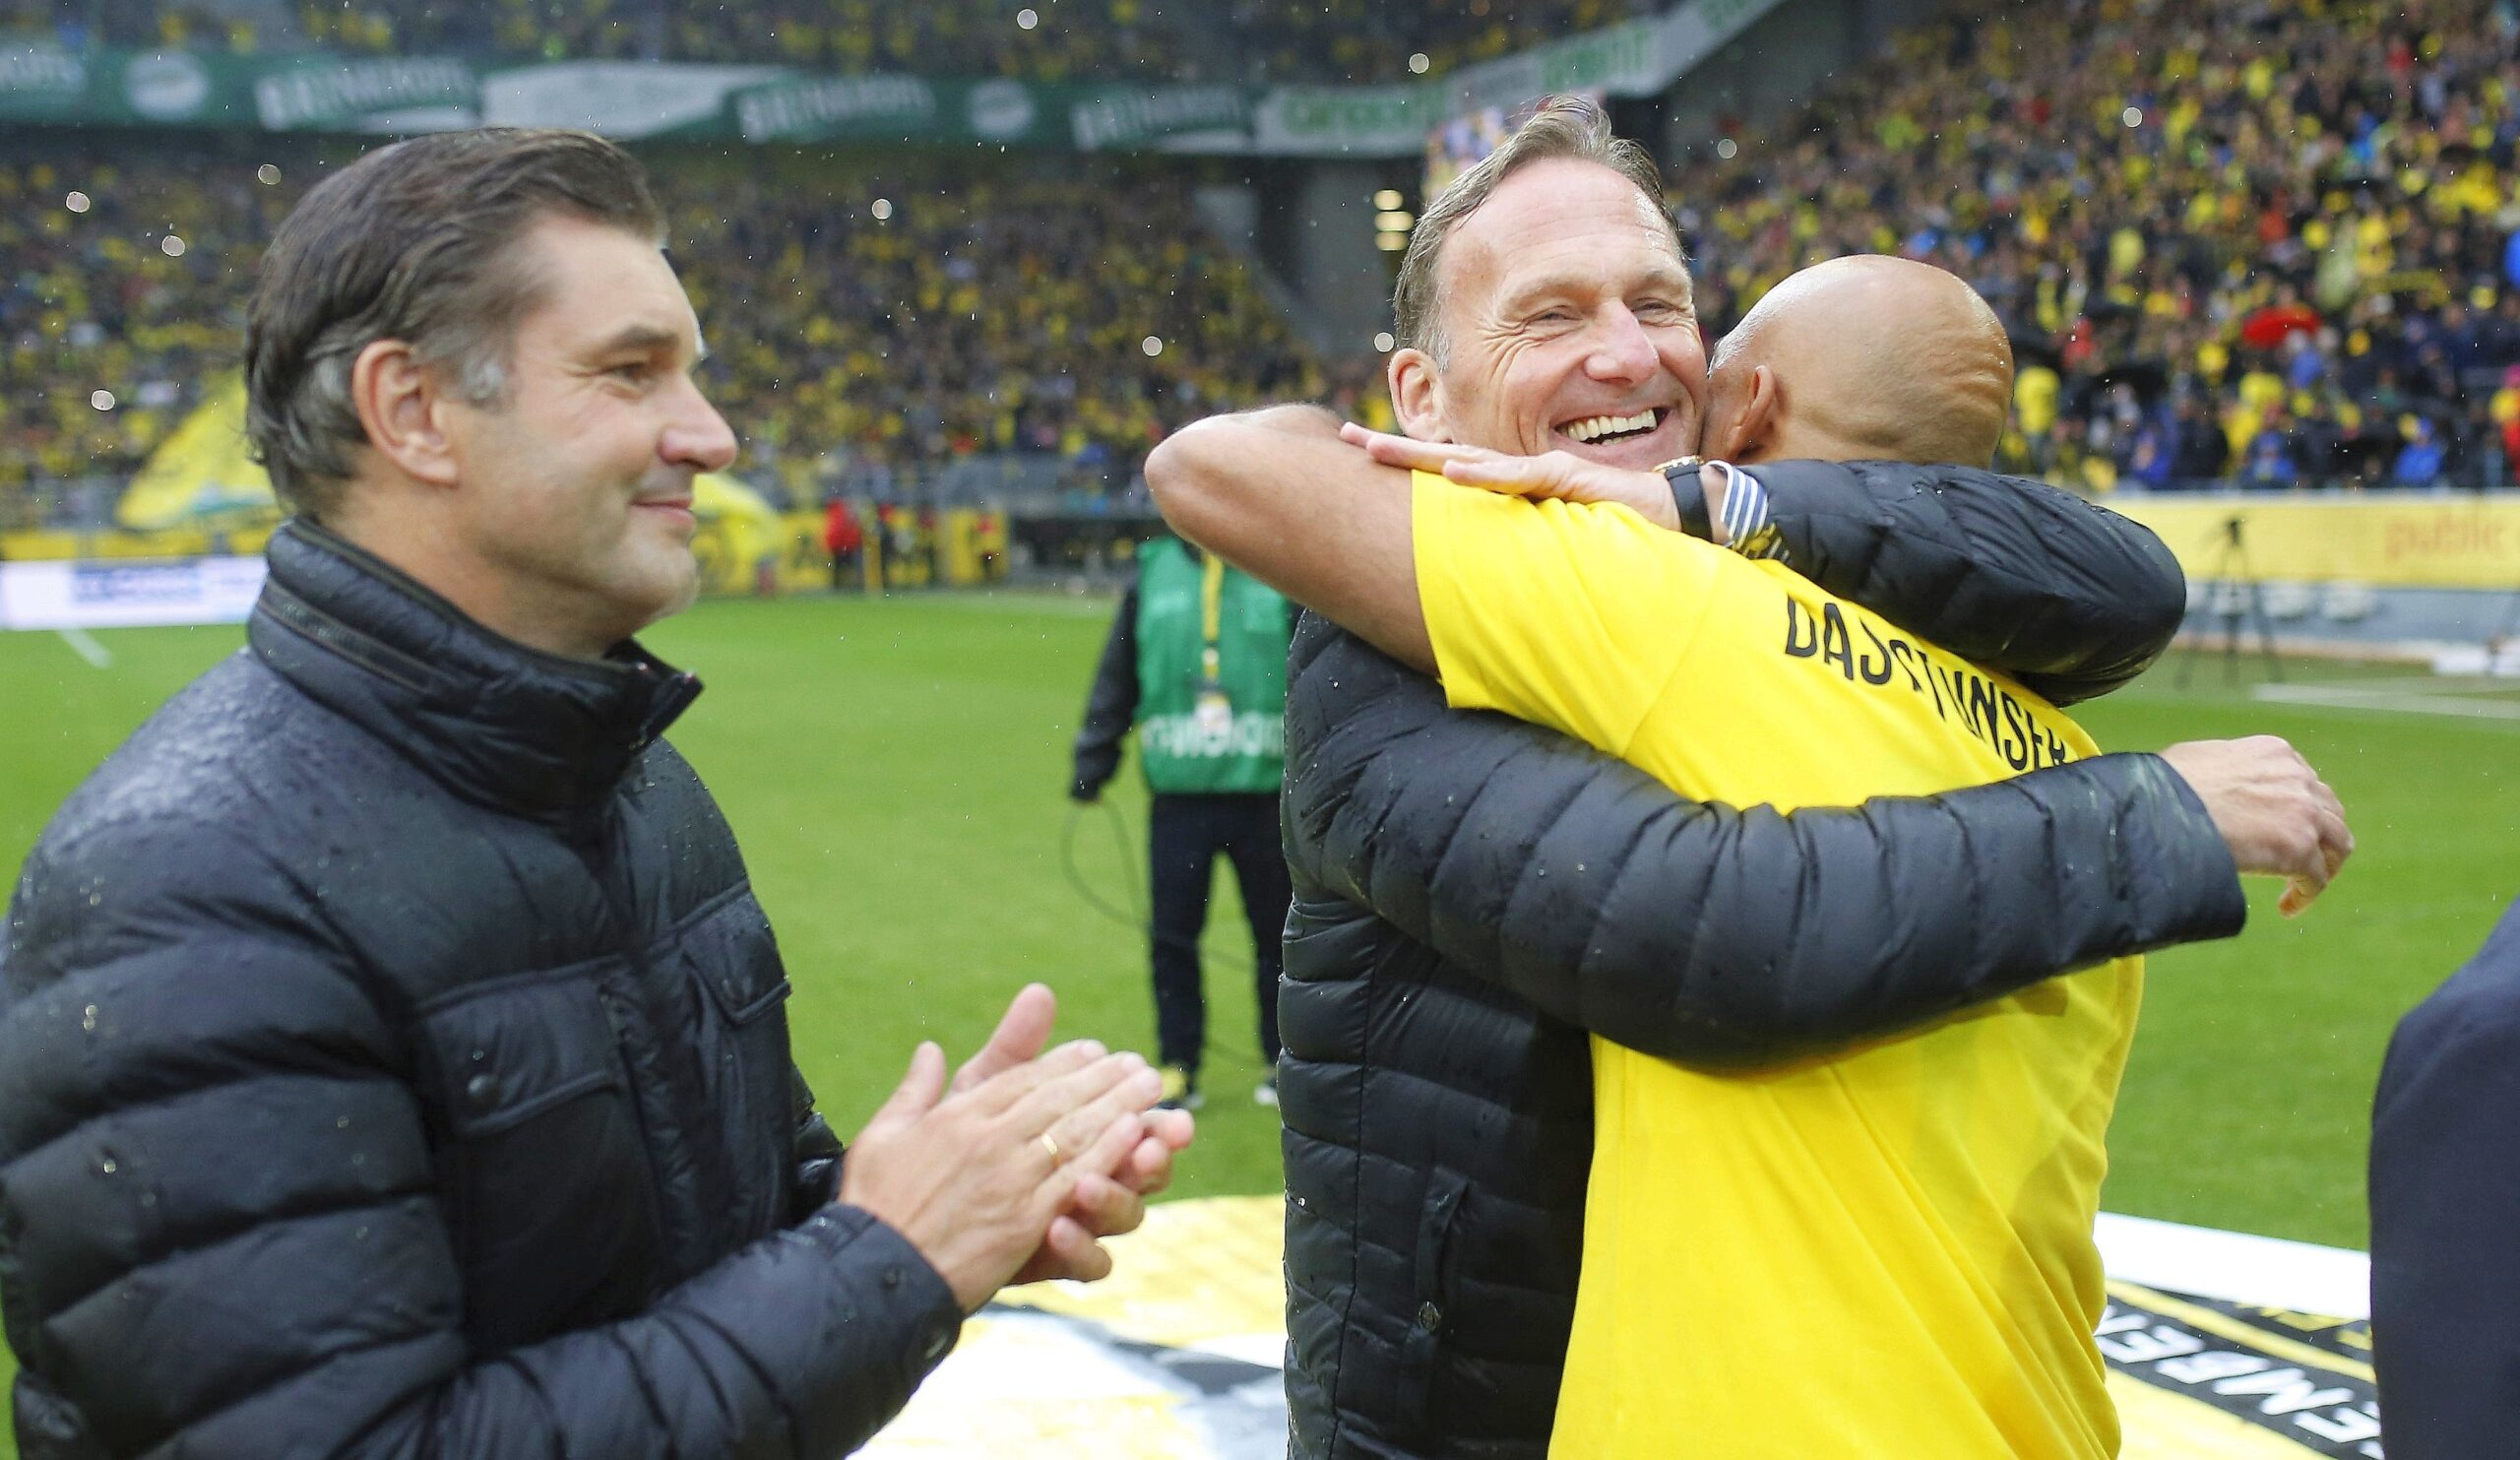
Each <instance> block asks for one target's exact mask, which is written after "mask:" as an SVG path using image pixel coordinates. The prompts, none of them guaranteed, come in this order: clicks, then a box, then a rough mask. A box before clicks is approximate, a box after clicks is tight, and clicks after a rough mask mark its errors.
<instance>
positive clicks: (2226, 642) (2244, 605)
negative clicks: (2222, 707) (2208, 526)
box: [2178, 513, 2284, 689]
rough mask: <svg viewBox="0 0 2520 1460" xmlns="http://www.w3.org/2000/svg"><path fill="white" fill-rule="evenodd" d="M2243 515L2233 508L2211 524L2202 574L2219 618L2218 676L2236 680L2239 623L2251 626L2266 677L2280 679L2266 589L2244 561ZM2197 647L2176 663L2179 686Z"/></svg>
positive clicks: (2191, 669) (2193, 664)
mask: <svg viewBox="0 0 2520 1460" xmlns="http://www.w3.org/2000/svg"><path fill="white" fill-rule="evenodd" d="M2246 525H2247V519H2246V518H2245V517H2244V516H2243V515H2241V514H2239V513H2234V514H2233V515H2231V516H2230V517H2227V518H2224V519H2223V521H2222V524H2221V525H2220V526H2218V527H2217V528H2215V530H2214V536H2213V539H2212V544H2213V554H2214V555H2213V558H2212V560H2211V565H2210V567H2209V568H2208V570H2207V572H2206V574H2205V584H2206V603H2207V604H2208V605H2209V607H2210V609H2211V610H2212V611H2213V612H2214V613H2215V614H2216V615H2217V616H2219V617H2220V618H2221V619H2222V620H2223V678H2224V682H2226V683H2229V684H2237V683H2238V682H2239V676H2240V630H2241V626H2242V625H2243V624H2245V625H2246V626H2247V627H2249V628H2252V629H2255V630H2256V631H2257V646H2258V651H2259V653H2261V654H2262V655H2264V656H2265V659H2266V677H2267V678H2268V679H2269V680H2271V681H2273V682H2275V683H2279V684H2280V683H2282V682H2283V680H2284V666H2283V664H2282V663H2281V662H2280V661H2278V660H2277V659H2276V657H2275V628H2274V625H2272V624H2270V623H2269V622H2268V621H2267V618H2266V590H2265V588H2264V587H2263V586H2262V585H2261V584H2259V582H2258V581H2257V574H2256V573H2255V572H2254V571H2252V570H2251V568H2250V566H2249V560H2248V542H2247V540H2246V539H2245V538H2243V537H2242V536H2241V533H2242V529H2243V528H2245V527H2246ZM2197 653H2198V650H2197V648H2196V646H2195V645H2194V644H2193V643H2191V644H2190V646H2189V649H2188V652H2187V656H2186V658H2184V659H2182V660H2180V661H2179V664H2178V687H2179V688H2181V689H2185V688H2186V687H2187V681H2188V679H2189V677H2190V676H2191V675H2193V674H2194V672H2195V670H2196V656H2197Z"/></svg>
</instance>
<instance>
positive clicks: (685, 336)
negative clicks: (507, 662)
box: [447, 217, 735, 655]
mask: <svg viewBox="0 0 2520 1460" xmlns="http://www.w3.org/2000/svg"><path fill="white" fill-rule="evenodd" d="M518 247H519V248H520V250H521V251H522V252H523V254H524V256H525V263H524V267H527V268H529V269H532V270H534V271H536V273H537V274H538V276H539V280H540V285H541V288H540V302H539V303H538V305H537V306H536V307H535V308H534V309H532V310H531V311H529V312H528V313H527V314H526V315H525V317H524V318H522V319H521V320H519V321H518V322H517V325H516V336H515V340H514V343H513V346H512V348H511V349H510V359H509V366H508V370H507V381H508V384H507V389H506V391H505V392H504V393H503V394H502V396H501V398H500V399H499V400H497V401H494V402H491V403H490V404H487V405H482V406H473V405H467V404H462V403H456V404H453V405H452V406H451V407H450V409H449V415H448V420H447V438H448V448H449V455H450V456H451V457H452V458H453V459H454V464H455V468H456V470H455V472H454V476H455V478H456V480H457V481H458V482H459V483H460V489H459V490H458V491H457V493H456V494H455V497H456V500H455V502H454V504H453V507H454V511H453V515H452V521H451V522H450V524H449V529H448V530H449V532H450V533H451V534H453V535H455V536H457V537H458V538H460V540H461V541H460V543H459V544H457V545H458V546H459V549H460V550H461V551H462V552H463V553H464V554H465V555H466V556H467V557H469V558H470V559H471V560H472V561H473V565H474V569H475V572H476V573H477V574H478V575H479V576H480V577H481V578H484V579H487V580H489V581H490V585H491V591H492V592H493V593H494V594H495V595H496V598H497V600H498V602H500V603H502V604H503V605H504V607H503V610H502V611H503V614H504V616H505V617H507V618H508V619H509V620H510V621H511V622H513V623H517V624H520V625H531V626H532V631H531V632H525V633H517V634H516V636H517V637H520V638H524V639H525V640H526V641H527V642H530V643H537V644H541V645H544V646H545V647H553V648H558V649H560V650H561V652H564V653H578V654H585V655H595V654H600V653H602V652H603V651H604V650H605V649H608V648H610V647H611V646H612V645H614V644H617V643H619V642H620V641H621V640H623V639H626V638H628V637H629V636H630V635H632V634H634V633H636V632H638V631H639V630H640V629H642V628H644V627H646V626H647V625H648V624H650V623H653V622H655V621H656V620H657V619H659V618H662V617H663V616H665V615H666V614H668V613H672V612H674V611H676V610H677V609H680V608H682V607H683V606H685V605H687V604H688V603H690V602H691V599H692V596H693V594H694V593H695V592H696V590H697V587H698V580H699V572H698V566H697V564H696V563H695V562H694V560H693V558H692V554H691V538H692V533H693V531H694V529H695V528H696V526H697V520H696V519H695V518H694V517H693V515H692V510H691V509H692V480H693V478H694V477H696V476H698V475H699V474H700V473H702V472H715V471H722V470H724V469H725V467H726V466H727V465H728V464H729V463H731V462H732V461H733V460H734V455H735V438H734V434H733V432H732V431H730V430H729V429H728V428H727V426H726V422H725V417H723V416H721V415H720V414H719V413H718V412H717V410H716V408H714V407H712V406H711V405H710V404H709V403H708V402H707V401H706V400H704V399H702V397H701V395H700V391H699V388H698V386H697V384H696V383H695V382H694V381H693V380H692V377H691V371H692V367H693V366H694V365H696V364H697V363H698V362H699V359H700V335H699V324H698V321H697V320H695V319H694V317H693V315H692V311H691V301H690V299H689V298H687V297H686V296H685V295H684V294H683V291H682V285H681V283H680V282H679V281H678V280H676V279H675V278H674V273H673V268H672V266H671V265H669V264H667V263H666V262H665V257H664V254H663V252H662V250H660V249H659V248H658V246H657V245H656V244H655V243H654V242H653V241H650V240H648V239H644V238H641V237H639V236H638V235H636V234H634V233H630V232H626V231H624V230H622V229H620V228H615V227H611V226H607V225H605V224H602V223H597V222H587V221H585V220H582V219H575V218H567V217H553V218H548V219H545V220H543V221H542V222H539V223H537V224H536V225H535V227H534V228H533V230H532V231H531V232H529V233H528V234H526V236H525V237H524V238H523V239H522V240H521V241H520V243H519V245H518Z"/></svg>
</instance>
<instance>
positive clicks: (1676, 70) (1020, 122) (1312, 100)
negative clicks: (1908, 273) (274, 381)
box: [0, 0, 1783, 157]
mask: <svg viewBox="0 0 2520 1460" xmlns="http://www.w3.org/2000/svg"><path fill="white" fill-rule="evenodd" d="M1781 3H1783V0H1692V3H1690V4H1686V5H1682V6H1680V7H1678V8H1677V9H1674V10H1672V11H1670V13H1668V14H1666V15H1663V16H1661V17H1659V18H1656V19H1652V20H1641V21H1629V22H1627V23H1625V24H1622V25H1617V26H1610V27H1607V28H1606V29H1603V30H1600V31H1594V32H1586V33H1584V34H1581V35H1574V36H1570V37H1568V38H1566V39H1564V40H1558V41H1552V42H1550V43H1549V44H1547V45H1543V46H1538V47H1535V48H1534V49H1532V50H1529V51H1525V52H1523V53H1522V54H1520V55H1514V56H1505V57H1502V58H1499V59H1497V60H1494V61H1488V62H1485V63H1483V64H1481V65H1478V66H1472V67H1468V68H1466V69H1464V70H1462V71H1459V72H1456V73H1454V74H1453V75H1451V76H1448V77H1445V78H1443V79H1442V80H1441V81H1438V82H1425V83H1411V84H1403V85H1398V86H1374V87H1335V86H1278V87H1269V88H1254V87H1241V86H1229V85H1197V86H1113V85H1109V84H1091V85H1085V84H1075V83H1055V84H1053V83H1028V82H1022V81H1015V80H1009V79H1004V78H1000V79H995V80H980V79H974V78H939V77H921V76H906V75H864V76H828V75H815V74H812V73H808V72H802V71H796V70H793V69H791V68H788V67H782V66H710V65H688V64H683V63H678V62H649V61H554V62H535V63H527V64H522V65H511V64H490V65H487V66H483V65H477V64H475V63H473V62H471V61H465V60H460V59H457V58H455V57H451V56H360V57H347V56H338V55H331V54H326V53H323V52H306V53H299V54H294V55H278V56H240V55H229V54H225V53H218V52H203V51H181V50H169V51H130V50H115V49H111V48H107V47H100V46H98V47H87V48H83V49H78V50H72V49H68V48H66V47H63V46H60V45H57V44H54V43H51V42H32V43H31V42H14V43H0V122H10V121H22V122H49V123H56V124H62V125H82V126H164V127H212V128H247V129H255V130H261V131H270V132H332V133H396V134H402V133H412V132H436V131H448V130H452V129H455V128H460V127H473V126H482V125H490V126H518V127H587V128H591V129H593V130H595V131H599V132H601V133H603V134H604V135H606V136H609V137H619V138H624V139H642V138H675V139H686V140H696V141H715V140H727V141H744V142H756V143H787V144H811V143H818V142H836V141H857V140H863V141H900V142H939V143H968V144H974V145H980V146H991V145H994V146H999V147H1037V148H1071V149H1074V150H1077V151H1080V152H1097V151H1103V150H1119V149H1147V150H1159V151H1177V152H1221V153H1251V154H1257V155H1260V156H1267V157H1407V156H1410V155H1413V154H1415V153H1417V152H1418V150H1419V149H1420V148H1421V147H1422V146H1423V145H1424V144H1425V139H1426V135H1427V133H1428V132H1429V131H1431V130H1432V129H1433V128H1434V127H1435V126H1436V125H1438V124H1439V123H1440V122H1441V121H1442V120H1443V119H1444V118H1445V117H1448V116H1458V115H1462V114H1464V113H1466V112H1468V111H1473V110H1479V109H1481V108H1487V107H1501V108H1504V109H1507V110H1510V109H1512V108H1513V107H1514V106H1517V105H1519V104H1521V103H1523V102H1525V101H1528V100H1530V99H1532V98H1533V97H1535V96H1541V95H1564V94H1570V93H1578V92H1581V93H1588V94H1592V95H1614V96H1639V95H1651V94H1652V93H1655V92H1658V91H1661V90H1662V89H1663V88H1665V87H1668V86H1670V84H1671V83H1672V82H1673V81H1675V80H1677V79H1678V78H1679V77H1680V76H1681V74H1683V73H1684V72H1686V71H1687V70H1688V68H1689V67H1691V66H1694V65H1696V64H1697V63H1698V62H1699V61H1701V60H1703V59H1704V58H1705V57H1706V55H1707V54H1708V53H1709V52H1711V51H1712V50H1714V49H1715V47H1717V46H1719V45H1721V44H1723V43H1724V42H1725V41H1726V40H1729V39H1731V38H1732V37H1733V35H1735V34H1737V33H1739V32H1740V31H1741V30H1742V29H1743V28H1744V27H1746V26H1748V25H1749V24H1750V23H1751V22H1753V21H1755V20H1757V19H1758V18H1759V17H1760V16H1763V15H1765V14H1767V13H1768V12H1769V11H1771V10H1773V9H1775V8H1776V7H1777V6H1778V5H1779V4H1781Z"/></svg>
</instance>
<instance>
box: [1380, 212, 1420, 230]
mask: <svg viewBox="0 0 2520 1460" xmlns="http://www.w3.org/2000/svg"><path fill="white" fill-rule="evenodd" d="M1417 222H1418V220H1417V218H1416V217H1414V216H1413V215H1410V214H1406V213H1400V212H1397V211H1395V212H1391V213H1377V214H1375V215H1374V226H1375V227H1377V228H1380V229H1382V230H1383V231H1384V232H1386V233H1406V232H1408V231H1409V230H1410V228H1412V227H1413V226H1415V225H1416V224H1417Z"/></svg>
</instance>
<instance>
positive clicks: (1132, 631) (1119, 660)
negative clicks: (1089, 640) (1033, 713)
mask: <svg viewBox="0 0 2520 1460" xmlns="http://www.w3.org/2000/svg"><path fill="white" fill-rule="evenodd" d="M1138 694H1139V686H1138V586H1137V585H1136V584H1135V583H1132V584H1130V585H1129V587H1128V591H1127V592H1126V593H1123V594H1121V595H1120V607H1119V611H1117V612H1116V613H1114V614H1112V615H1111V632H1110V633H1109V634H1108V635H1107V636H1106V637H1104V639H1103V657H1102V658H1101V659H1100V660H1097V661H1096V662H1095V666H1094V687H1093V688H1092V689H1090V690H1088V691H1087V692H1086V697H1085V720H1084V722H1083V723H1082V724H1081V725H1079V726H1078V727H1077V729H1076V750H1075V767H1074V770H1073V771H1072V772H1071V774H1070V775H1069V777H1068V794H1069V795H1071V796H1073V797H1075V798H1076V799H1078V800H1089V801H1090V800H1092V799H1094V798H1095V797H1096V796H1098V795H1101V794H1102V793H1103V785H1104V784H1105V783H1107V782H1108V781H1109V780H1110V779H1111V778H1112V777H1113V776H1115V775H1117V774H1118V773H1119V770H1120V747H1121V743H1122V742H1123V741H1125V740H1126V739H1127V738H1128V734H1129V727H1131V726H1133V725H1135V724H1137V721H1138Z"/></svg>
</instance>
